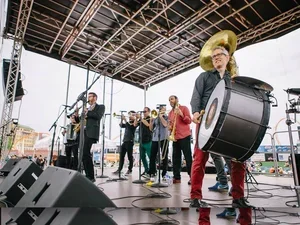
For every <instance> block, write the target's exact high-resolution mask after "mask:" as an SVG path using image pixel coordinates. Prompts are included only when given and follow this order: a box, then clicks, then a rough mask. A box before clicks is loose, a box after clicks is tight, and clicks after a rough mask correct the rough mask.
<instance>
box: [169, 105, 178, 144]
mask: <svg viewBox="0 0 300 225" xmlns="http://www.w3.org/2000/svg"><path fill="white" fill-rule="evenodd" d="M178 108H179V104H178V103H177V104H176V105H175V108H174V109H178ZM174 114H175V115H174V123H173V129H172V132H171V134H170V136H169V141H173V142H175V141H176V139H175V133H176V123H177V112H175V113H174Z"/></svg>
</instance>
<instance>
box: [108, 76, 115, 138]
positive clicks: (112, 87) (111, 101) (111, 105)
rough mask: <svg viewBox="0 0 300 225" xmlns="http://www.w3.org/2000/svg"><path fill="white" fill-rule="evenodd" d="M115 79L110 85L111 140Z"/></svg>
mask: <svg viewBox="0 0 300 225" xmlns="http://www.w3.org/2000/svg"><path fill="white" fill-rule="evenodd" d="M113 93H114V80H113V79H111V86H110V112H109V113H110V118H109V140H111V126H112V114H113V112H112V107H113V96H114V94H113Z"/></svg>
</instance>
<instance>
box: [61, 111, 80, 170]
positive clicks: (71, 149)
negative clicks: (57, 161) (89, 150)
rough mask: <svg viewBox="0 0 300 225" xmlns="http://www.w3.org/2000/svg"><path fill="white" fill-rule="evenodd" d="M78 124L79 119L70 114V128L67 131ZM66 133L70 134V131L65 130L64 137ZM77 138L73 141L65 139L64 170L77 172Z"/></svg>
mask: <svg viewBox="0 0 300 225" xmlns="http://www.w3.org/2000/svg"><path fill="white" fill-rule="evenodd" d="M78 123H79V118H78V117H77V116H76V115H75V114H72V115H71V116H70V125H71V126H68V128H67V129H74V128H75V127H74V126H75V125H76V124H78ZM67 132H70V131H68V130H66V129H65V130H64V131H63V136H65V135H66V133H67ZM73 132H75V131H74V130H73ZM79 136H80V135H79V134H77V136H76V139H75V140H68V139H66V143H65V152H66V168H67V169H74V170H77V168H78V147H79ZM72 154H73V157H74V160H73V164H71V155H72Z"/></svg>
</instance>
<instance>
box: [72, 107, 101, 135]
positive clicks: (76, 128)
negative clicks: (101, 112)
mask: <svg viewBox="0 0 300 225" xmlns="http://www.w3.org/2000/svg"><path fill="white" fill-rule="evenodd" d="M95 106H96V104H93V105H92V106H91V107H90V109H89V110H90V111H92V110H94V108H95ZM77 110H79V109H77ZM77 113H78V111H77ZM85 117H86V115H85ZM83 123H84V126H85V125H86V119H84V122H83ZM73 130H74V131H75V132H76V133H79V132H80V122H79V123H77V124H76V125H75V127H74V129H73Z"/></svg>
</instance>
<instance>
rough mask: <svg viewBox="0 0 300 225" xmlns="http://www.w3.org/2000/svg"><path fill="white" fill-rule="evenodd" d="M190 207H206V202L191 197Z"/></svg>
mask: <svg viewBox="0 0 300 225" xmlns="http://www.w3.org/2000/svg"><path fill="white" fill-rule="evenodd" d="M190 207H191V208H208V204H207V203H206V202H203V201H201V200H200V199H197V198H195V199H192V201H191V204H190Z"/></svg>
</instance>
